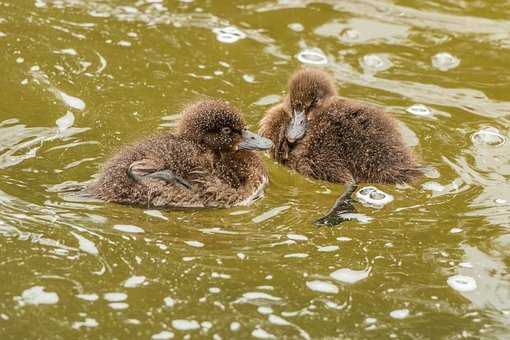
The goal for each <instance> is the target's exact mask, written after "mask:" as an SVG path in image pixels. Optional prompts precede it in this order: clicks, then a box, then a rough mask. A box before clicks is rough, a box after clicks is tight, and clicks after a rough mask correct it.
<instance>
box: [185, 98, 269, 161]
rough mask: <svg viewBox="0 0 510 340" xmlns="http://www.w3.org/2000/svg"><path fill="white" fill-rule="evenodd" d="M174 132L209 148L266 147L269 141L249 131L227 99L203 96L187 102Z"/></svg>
mask: <svg viewBox="0 0 510 340" xmlns="http://www.w3.org/2000/svg"><path fill="white" fill-rule="evenodd" d="M177 134H178V135H179V136H181V137H184V138H186V139H188V140H192V141H194V142H195V143H198V144H200V145H202V146H204V147H206V148H208V149H211V150H215V151H222V152H229V151H230V152H232V151H237V150H267V149H270V148H271V146H272V142H271V141H270V140H269V139H267V138H264V137H261V136H259V135H257V134H255V133H253V132H250V131H248V129H246V126H245V124H244V121H243V119H242V117H241V114H240V113H239V111H237V110H236V109H235V108H234V107H232V106H231V105H229V104H228V103H226V102H223V101H219V100H205V101H201V102H198V103H195V104H193V105H191V106H189V107H188V108H187V109H186V110H185V111H184V113H183V117H182V119H181V121H180V122H179V125H178V127H177Z"/></svg>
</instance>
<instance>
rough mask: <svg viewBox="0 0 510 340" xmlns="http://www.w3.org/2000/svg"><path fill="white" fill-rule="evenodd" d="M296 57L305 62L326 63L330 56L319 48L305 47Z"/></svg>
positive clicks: (311, 63) (313, 63) (312, 63)
mask: <svg viewBox="0 0 510 340" xmlns="http://www.w3.org/2000/svg"><path fill="white" fill-rule="evenodd" d="M296 58H297V59H298V60H299V61H300V62H301V63H303V64H310V65H326V64H327V63H328V58H326V56H325V55H324V53H323V52H322V51H321V50H320V49H318V48H310V49H305V50H303V51H301V52H299V53H298V54H297V56H296Z"/></svg>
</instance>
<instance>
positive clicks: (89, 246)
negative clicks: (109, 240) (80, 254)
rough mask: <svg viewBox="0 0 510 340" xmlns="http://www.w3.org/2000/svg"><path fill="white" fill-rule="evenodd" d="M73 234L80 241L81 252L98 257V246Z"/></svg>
mask: <svg viewBox="0 0 510 340" xmlns="http://www.w3.org/2000/svg"><path fill="white" fill-rule="evenodd" d="M71 234H72V235H73V236H74V237H75V238H76V239H77V240H78V247H79V248H80V250H82V251H84V252H86V253H89V254H91V255H97V254H99V250H97V247H96V245H95V244H94V242H92V241H90V240H88V239H86V238H85V237H83V236H81V235H78V234H77V233H74V232H72V231H71Z"/></svg>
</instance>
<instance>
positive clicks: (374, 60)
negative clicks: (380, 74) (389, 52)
mask: <svg viewBox="0 0 510 340" xmlns="http://www.w3.org/2000/svg"><path fill="white" fill-rule="evenodd" d="M359 63H360V65H361V67H363V69H364V70H365V71H371V72H376V71H384V70H387V69H389V68H391V66H392V65H393V64H392V63H391V61H390V60H389V59H388V57H386V56H385V55H379V54H367V55H365V56H363V58H361V59H360V61H359Z"/></svg>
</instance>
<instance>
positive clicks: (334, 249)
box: [317, 245, 340, 253]
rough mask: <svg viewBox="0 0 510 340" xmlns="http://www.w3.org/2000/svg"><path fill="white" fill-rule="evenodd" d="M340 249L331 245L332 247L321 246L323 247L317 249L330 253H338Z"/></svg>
mask: <svg viewBox="0 0 510 340" xmlns="http://www.w3.org/2000/svg"><path fill="white" fill-rule="evenodd" d="M339 248H340V247H339V246H335V245H331V246H321V247H319V248H317V250H318V251H320V252H324V253H329V252H333V251H337V250H338V249H339Z"/></svg>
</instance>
